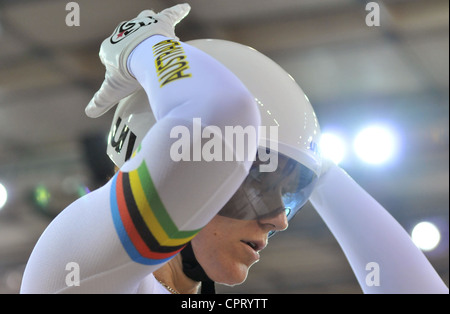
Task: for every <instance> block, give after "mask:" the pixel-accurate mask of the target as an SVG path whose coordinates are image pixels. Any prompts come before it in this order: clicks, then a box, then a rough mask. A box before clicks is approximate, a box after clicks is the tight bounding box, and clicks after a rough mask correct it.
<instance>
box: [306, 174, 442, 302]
mask: <svg viewBox="0 0 450 314" xmlns="http://www.w3.org/2000/svg"><path fill="white" fill-rule="evenodd" d="M310 201H311V203H312V205H313V206H314V208H315V209H316V210H317V212H318V213H319V215H320V216H321V217H322V219H323V220H324V221H325V223H326V225H327V226H328V228H329V229H330V231H331V232H332V233H333V235H334V236H335V238H336V240H337V241H338V243H339V244H340V246H341V248H342V250H343V251H344V253H345V255H346V257H347V259H348V261H349V263H350V266H351V267H352V269H353V272H354V273H355V275H356V278H357V280H358V282H359V284H360V286H361V288H362V290H363V292H364V293H386V294H388V293H391V294H405V293H432V294H434V293H446V294H448V293H449V290H448V288H447V286H446V285H445V284H444V282H443V281H442V279H441V278H440V277H439V275H438V274H437V272H436V271H435V269H434V268H433V266H432V265H431V264H430V262H429V261H428V260H427V258H426V257H425V255H424V254H423V253H422V251H420V250H419V249H418V248H417V247H416V246H415V245H414V243H413V242H412V240H411V238H410V236H409V235H408V233H407V232H406V231H405V230H404V229H403V227H402V226H401V225H400V224H399V223H398V222H397V221H396V220H395V219H394V217H392V216H391V215H390V214H389V213H388V212H387V211H386V210H385V209H384V208H383V207H382V206H381V205H380V204H379V203H378V202H377V201H376V200H375V199H373V198H372V197H371V196H370V195H369V194H368V193H367V192H366V191H365V190H363V189H362V188H361V187H360V186H359V185H358V184H357V183H356V182H355V181H354V180H353V179H352V178H351V177H350V176H349V175H348V174H347V173H345V172H344V171H343V170H342V169H341V168H339V167H338V166H336V165H332V166H331V167H330V169H329V170H328V171H327V172H326V173H325V174H324V176H323V177H321V178H320V179H319V182H318V186H317V187H316V188H315V190H314V192H313V194H312V195H311V198H310Z"/></svg>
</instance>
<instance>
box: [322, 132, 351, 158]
mask: <svg viewBox="0 0 450 314" xmlns="http://www.w3.org/2000/svg"><path fill="white" fill-rule="evenodd" d="M320 149H321V152H322V156H323V157H324V158H327V159H330V160H331V161H332V162H334V163H335V164H339V163H340V162H341V161H342V160H343V159H344V157H345V154H346V145H345V143H344V140H343V139H342V138H341V137H339V136H338V135H336V134H333V133H323V134H322V136H321V138H320Z"/></svg>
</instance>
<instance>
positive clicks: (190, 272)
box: [181, 242, 216, 294]
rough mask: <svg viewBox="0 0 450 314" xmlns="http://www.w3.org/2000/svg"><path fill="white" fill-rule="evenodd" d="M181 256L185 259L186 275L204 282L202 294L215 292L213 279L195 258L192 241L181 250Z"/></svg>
mask: <svg viewBox="0 0 450 314" xmlns="http://www.w3.org/2000/svg"><path fill="white" fill-rule="evenodd" d="M181 257H182V260H183V272H184V273H185V275H186V276H188V277H189V278H191V279H192V280H194V281H201V282H202V289H201V294H215V293H216V289H215V285H214V281H212V280H211V279H210V278H209V277H208V275H206V273H205V271H204V270H203V268H202V266H200V264H199V263H198V261H197V259H196V258H195V254H194V251H193V250H192V245H191V242H189V243H188V244H187V245H186V247H185V248H184V249H183V250H182V251H181Z"/></svg>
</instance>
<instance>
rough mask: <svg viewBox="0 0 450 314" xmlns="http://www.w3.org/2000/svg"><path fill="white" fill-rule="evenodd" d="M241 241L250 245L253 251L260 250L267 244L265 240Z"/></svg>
mask: <svg viewBox="0 0 450 314" xmlns="http://www.w3.org/2000/svg"><path fill="white" fill-rule="evenodd" d="M241 242H242V243H245V244H246V245H248V246H249V247H251V248H252V249H253V250H254V251H255V252H259V251H262V250H263V249H264V248H265V247H266V245H267V243H266V242H265V241H260V240H241Z"/></svg>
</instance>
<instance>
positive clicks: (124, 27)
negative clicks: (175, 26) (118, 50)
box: [110, 16, 158, 44]
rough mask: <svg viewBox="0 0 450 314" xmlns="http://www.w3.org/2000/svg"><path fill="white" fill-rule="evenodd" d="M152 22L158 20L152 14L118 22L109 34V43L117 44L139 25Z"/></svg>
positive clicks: (138, 27) (139, 26) (146, 24)
mask: <svg viewBox="0 0 450 314" xmlns="http://www.w3.org/2000/svg"><path fill="white" fill-rule="evenodd" d="M152 23H158V20H157V19H155V18H154V17H152V16H145V17H140V18H138V19H135V20H131V21H128V22H124V23H122V24H120V25H119V26H118V27H117V28H116V30H115V31H114V33H113V34H112V36H111V40H110V41H111V44H117V43H118V42H120V41H121V40H123V39H125V38H126V37H127V36H128V35H130V34H133V33H134V32H135V31H137V30H138V29H140V28H141V27H143V26H148V25H150V24H152Z"/></svg>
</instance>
